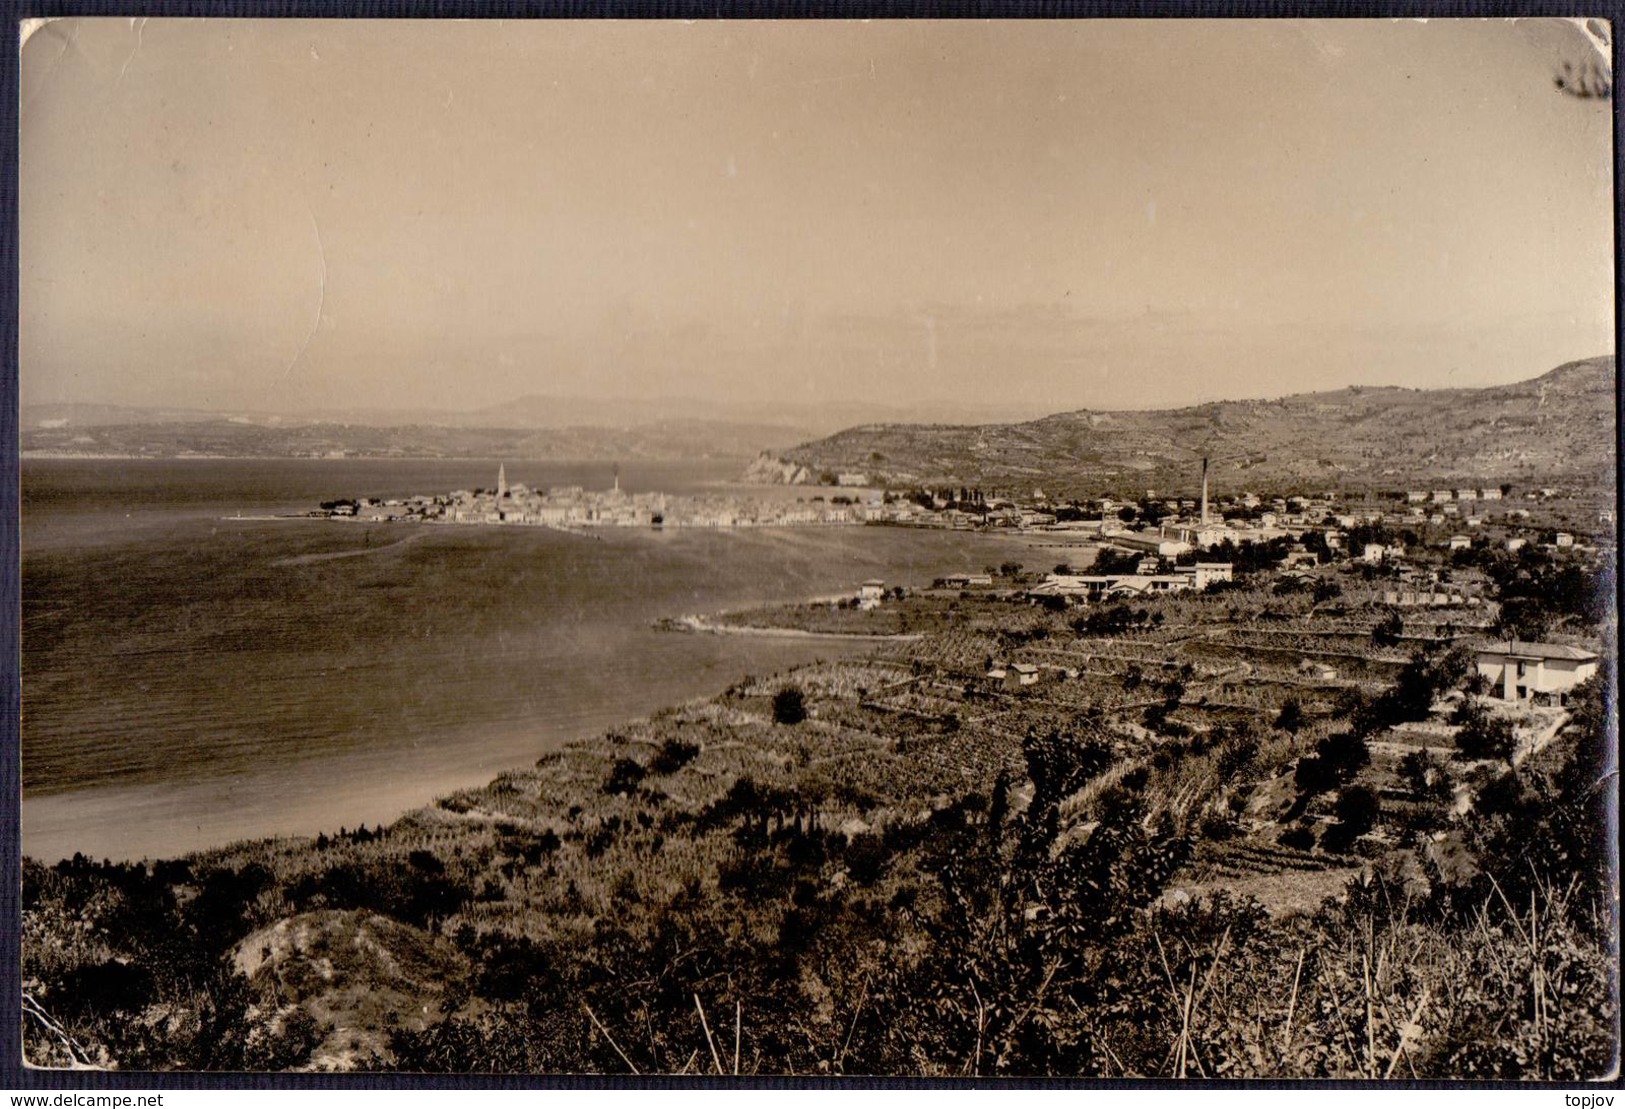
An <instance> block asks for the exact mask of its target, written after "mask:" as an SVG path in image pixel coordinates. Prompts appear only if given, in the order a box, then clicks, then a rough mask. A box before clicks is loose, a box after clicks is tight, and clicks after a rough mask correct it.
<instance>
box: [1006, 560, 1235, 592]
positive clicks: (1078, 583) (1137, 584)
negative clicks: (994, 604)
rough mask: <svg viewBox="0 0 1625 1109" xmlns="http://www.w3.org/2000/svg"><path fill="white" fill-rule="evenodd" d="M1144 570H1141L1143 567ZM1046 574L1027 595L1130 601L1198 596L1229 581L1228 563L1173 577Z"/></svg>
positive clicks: (1188, 570)
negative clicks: (1193, 592)
mask: <svg viewBox="0 0 1625 1109" xmlns="http://www.w3.org/2000/svg"><path fill="white" fill-rule="evenodd" d="M1142 568H1143V567H1142ZM1139 569H1141V568H1137V569H1136V572H1135V573H1132V574H1048V575H1046V576H1045V578H1044V580H1043V581H1042V582H1041V583H1040V584H1038V585H1036V586H1034V587H1033V588H1031V589H1029V590H1028V591H1027V592H1028V594H1029V595H1030V596H1033V597H1065V598H1068V599H1075V600H1081V601H1102V600H1113V599H1129V598H1134V597H1147V596H1158V595H1161V594H1165V593H1184V592H1186V591H1187V590H1196V591H1198V592H1200V591H1201V590H1204V589H1206V588H1207V587H1208V586H1210V585H1212V584H1213V583H1214V582H1220V581H1231V580H1232V579H1233V570H1232V567H1231V564H1230V563H1228V562H1198V563H1197V564H1196V565H1195V566H1180V567H1176V568H1175V569H1174V571H1173V572H1172V573H1169V574H1158V573H1140V572H1138V570H1139Z"/></svg>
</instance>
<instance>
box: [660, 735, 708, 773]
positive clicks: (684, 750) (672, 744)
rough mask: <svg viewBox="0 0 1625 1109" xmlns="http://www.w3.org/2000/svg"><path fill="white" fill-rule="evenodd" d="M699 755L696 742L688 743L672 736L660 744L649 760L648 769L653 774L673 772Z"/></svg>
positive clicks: (698, 746) (698, 747)
mask: <svg viewBox="0 0 1625 1109" xmlns="http://www.w3.org/2000/svg"><path fill="white" fill-rule="evenodd" d="M699 755H700V745H699V744H698V743H689V742H688V741H687V740H683V739H678V738H677V737H676V736H672V737H671V738H670V739H668V740H666V742H665V743H662V744H661V745H660V750H658V751H656V752H655V754H654V758H652V759H650V760H649V770H650V771H651V772H653V773H655V774H675V773H677V771H679V770H681V769H682V768H683V767H685V766H687V765H688V764H689V763H691V762H693V761H694V760H695V759H697V758H698V757H699Z"/></svg>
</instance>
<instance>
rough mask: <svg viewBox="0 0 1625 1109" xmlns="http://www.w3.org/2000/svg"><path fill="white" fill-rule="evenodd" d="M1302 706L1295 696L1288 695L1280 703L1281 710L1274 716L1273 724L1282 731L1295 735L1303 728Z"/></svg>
mask: <svg viewBox="0 0 1625 1109" xmlns="http://www.w3.org/2000/svg"><path fill="white" fill-rule="evenodd" d="M1303 724H1304V718H1303V706H1302V705H1300V704H1298V699H1297V698H1296V697H1288V698H1287V699H1286V700H1285V701H1284V702H1283V703H1282V704H1281V711H1280V713H1279V714H1278V715H1277V716H1276V717H1275V726H1276V727H1277V728H1280V729H1281V730H1282V731H1283V732H1290V733H1291V734H1292V735H1297V734H1298V732H1299V731H1301V730H1302V729H1303Z"/></svg>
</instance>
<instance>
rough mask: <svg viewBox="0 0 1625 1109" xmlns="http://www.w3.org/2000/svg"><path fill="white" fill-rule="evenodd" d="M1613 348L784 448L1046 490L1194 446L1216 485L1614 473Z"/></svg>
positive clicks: (1130, 472)
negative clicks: (1491, 381) (1467, 371)
mask: <svg viewBox="0 0 1625 1109" xmlns="http://www.w3.org/2000/svg"><path fill="white" fill-rule="evenodd" d="M1614 429H1615V418H1614V359H1613V358H1612V357H1605V358H1592V359H1587V360H1584V361H1580V362H1571V363H1568V364H1566V365H1564V366H1560V367H1558V368H1557V369H1555V370H1552V371H1551V372H1549V373H1547V374H1545V375H1543V376H1541V377H1538V378H1535V379H1534V380H1532V381H1524V382H1519V383H1517V384H1513V385H1502V386H1495V387H1492V388H1485V389H1436V390H1416V389H1403V388H1394V387H1381V388H1351V389H1346V390H1342V391H1340V392H1335V393H1306V394H1299V395H1296V396H1289V397H1283V398H1281V399H1279V400H1273V401H1224V402H1218V403H1213V404H1205V405H1200V406H1197V407H1194V408H1183V409H1172V410H1164V411H1154V412H1090V411H1081V412H1070V413H1064V414H1060V415H1055V416H1049V417H1046V418H1044V419H1041V420H1034V421H1031V422H1028V423H1020V424H997V425H987V426H982V427H952V426H930V427H927V426H914V425H902V424H889V425H872V426H866V427H857V428H852V429H849V430H847V431H842V432H840V433H838V434H836V435H832V436H830V437H828V438H826V439H821V440H818V441H817V442H813V443H807V444H803V445H802V446H799V447H797V448H795V449H793V450H791V451H789V452H787V454H786V457H787V458H789V459H791V460H793V461H795V462H797V463H800V464H803V465H806V466H808V467H809V468H810V469H811V470H812V471H813V472H814V473H818V472H821V471H834V472H841V471H861V472H865V473H867V474H869V475H871V477H873V478H881V479H884V480H886V481H888V482H890V483H892V484H910V483H918V482H927V483H939V482H940V483H949V484H954V485H959V484H967V485H977V486H983V487H990V488H1004V489H1010V488H1015V489H1025V488H1030V487H1031V486H1032V485H1041V486H1043V487H1044V488H1045V490H1046V492H1048V493H1049V494H1050V495H1051V496H1055V495H1057V494H1063V495H1064V494H1067V493H1069V492H1083V491H1100V490H1113V489H1118V490H1121V491H1134V492H1138V491H1140V490H1143V489H1145V488H1146V487H1148V486H1150V487H1154V488H1158V489H1169V488H1177V489H1181V490H1185V489H1193V488H1194V486H1195V483H1196V481H1197V478H1196V474H1197V466H1198V464H1199V461H1200V459H1201V458H1202V457H1203V456H1204V455H1208V456H1211V457H1212V458H1214V459H1215V460H1216V466H1217V469H1216V470H1215V480H1216V481H1219V482H1221V483H1222V484H1221V486H1220V487H1221V488H1223V489H1227V490H1228V489H1232V488H1239V487H1246V488H1250V489H1256V490H1261V491H1262V490H1268V489H1271V488H1280V487H1284V486H1296V487H1298V488H1302V487H1304V486H1305V485H1307V486H1308V487H1311V488H1315V487H1319V486H1333V485H1339V484H1347V485H1352V486H1361V485H1367V484H1369V485H1373V486H1376V487H1391V486H1394V485H1396V484H1398V483H1400V482H1401V481H1407V482H1422V483H1425V484H1429V485H1431V484H1433V483H1451V482H1456V483H1461V484H1471V485H1475V486H1477V485H1482V484H1500V483H1501V482H1504V481H1510V482H1514V483H1517V482H1525V483H1527V482H1529V481H1531V480H1533V479H1534V477H1535V476H1536V475H1539V476H1540V479H1541V480H1542V481H1554V480H1558V479H1559V478H1561V477H1564V476H1570V475H1581V476H1584V477H1585V478H1587V479H1588V480H1596V479H1597V478H1598V476H1599V475H1602V474H1605V473H1611V472H1612V468H1613V460H1614V445H1615V435H1614Z"/></svg>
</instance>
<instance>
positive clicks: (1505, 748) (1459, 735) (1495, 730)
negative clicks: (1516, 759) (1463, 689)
mask: <svg viewBox="0 0 1625 1109" xmlns="http://www.w3.org/2000/svg"><path fill="white" fill-rule="evenodd" d="M1469 705H1472V706H1473V709H1472V710H1470V711H1466V712H1464V713H1462V714H1461V716H1462V719H1461V728H1460V730H1459V731H1457V732H1456V753H1457V754H1458V755H1459V756H1460V757H1461V758H1464V759H1505V760H1510V759H1511V758H1512V752H1513V750H1514V749H1515V748H1516V747H1517V741H1518V737H1517V734H1516V733H1515V732H1514V731H1513V730H1512V722H1511V721H1510V720H1508V719H1507V718H1506V717H1504V716H1491V715H1490V714H1489V713H1488V712H1485V711H1484V709H1483V707H1482V706H1480V705H1478V703H1477V702H1476V701H1473V700H1471V699H1469V700H1467V701H1463V702H1462V708H1463V709H1467V706H1469Z"/></svg>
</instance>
